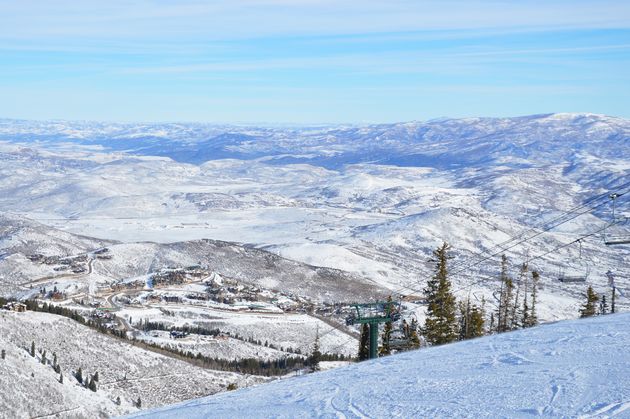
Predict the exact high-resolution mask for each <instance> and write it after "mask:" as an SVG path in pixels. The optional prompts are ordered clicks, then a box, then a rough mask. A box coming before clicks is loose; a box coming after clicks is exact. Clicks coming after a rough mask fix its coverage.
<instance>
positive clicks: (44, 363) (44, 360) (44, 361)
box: [40, 351, 46, 365]
mask: <svg viewBox="0 0 630 419" xmlns="http://www.w3.org/2000/svg"><path fill="white" fill-rule="evenodd" d="M40 362H41V363H42V365H46V351H44V352H42V359H41V361H40Z"/></svg>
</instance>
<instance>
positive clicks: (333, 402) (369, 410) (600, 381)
mask: <svg viewBox="0 0 630 419" xmlns="http://www.w3.org/2000/svg"><path fill="white" fill-rule="evenodd" d="M629 347H630V313H624V314H614V315H607V316H600V317H597V318H592V319H583V320H572V321H563V322H558V323H553V324H547V325H543V326H539V327H536V328H532V329H527V330H521V331H517V332H512V333H505V334H501V335H495V336H488V337H484V338H479V339H475V340H470V341H464V342H459V343H455V344H451V345H445V346H439V347H432V348H429V349H422V350H417V351H413V352H407V353H403V354H400V355H394V356H390V357H386V358H381V359H378V360H374V361H368V362H363V363H360V364H355V365H351V366H348V367H345V368H338V369H335V370H331V371H325V372H321V373H316V374H311V375H306V376H299V377H295V378H291V379H286V380H281V381H276V382H273V383H270V384H265V385H260V386H258V387H253V388H247V389H243V390H238V391H234V392H228V393H222V394H219V395H216V396H211V397H206V398H202V399H198V400H192V401H188V402H184V403H181V404H177V405H173V406H169V407H163V408H160V409H156V410H152V411H147V412H140V413H138V414H135V415H132V416H131V417H133V418H144V417H150V418H202V417H204V418H205V417H216V418H219V417H220V418H238V417H247V418H254V417H265V418H266V417H286V418H294V417H340V418H346V417H348V418H364V417H403V418H413V417H493V418H497V417H530V416H540V415H543V416H552V417H585V418H586V417H610V416H619V417H628V416H630V380H628V377H629V376H630V355H629V354H628V348H629Z"/></svg>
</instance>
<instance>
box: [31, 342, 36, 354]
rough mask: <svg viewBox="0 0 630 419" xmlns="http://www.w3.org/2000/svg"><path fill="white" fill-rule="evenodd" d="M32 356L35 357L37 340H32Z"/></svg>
mask: <svg viewBox="0 0 630 419" xmlns="http://www.w3.org/2000/svg"><path fill="white" fill-rule="evenodd" d="M31 356H32V357H33V358H35V341H32V342H31Z"/></svg>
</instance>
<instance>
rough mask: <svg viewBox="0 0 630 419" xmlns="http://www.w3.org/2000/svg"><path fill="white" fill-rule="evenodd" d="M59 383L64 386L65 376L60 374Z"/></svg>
mask: <svg viewBox="0 0 630 419" xmlns="http://www.w3.org/2000/svg"><path fill="white" fill-rule="evenodd" d="M59 382H60V383H61V384H63V374H62V373H61V372H60V373H59Z"/></svg>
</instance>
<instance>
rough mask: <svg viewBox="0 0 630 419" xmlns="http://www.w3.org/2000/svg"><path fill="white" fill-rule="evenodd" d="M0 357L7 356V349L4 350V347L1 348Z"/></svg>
mask: <svg viewBox="0 0 630 419" xmlns="http://www.w3.org/2000/svg"><path fill="white" fill-rule="evenodd" d="M0 357H2V359H6V357H7V351H5V350H4V349H3V350H2V352H1V353H0Z"/></svg>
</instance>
